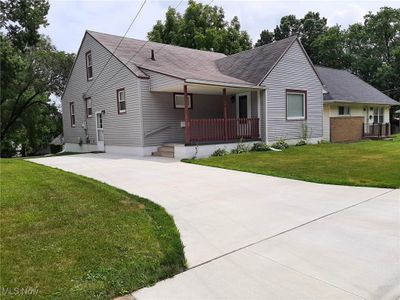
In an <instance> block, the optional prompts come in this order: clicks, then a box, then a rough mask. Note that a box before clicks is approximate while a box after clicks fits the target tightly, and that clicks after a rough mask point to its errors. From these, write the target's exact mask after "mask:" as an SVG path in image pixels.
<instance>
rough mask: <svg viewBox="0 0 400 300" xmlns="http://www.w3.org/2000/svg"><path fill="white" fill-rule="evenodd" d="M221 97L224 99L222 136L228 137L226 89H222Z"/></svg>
mask: <svg viewBox="0 0 400 300" xmlns="http://www.w3.org/2000/svg"><path fill="white" fill-rule="evenodd" d="M222 98H223V100H224V138H225V140H227V139H228V100H227V96H226V89H225V88H224V89H222Z"/></svg>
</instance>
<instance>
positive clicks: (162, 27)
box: [147, 0, 251, 54]
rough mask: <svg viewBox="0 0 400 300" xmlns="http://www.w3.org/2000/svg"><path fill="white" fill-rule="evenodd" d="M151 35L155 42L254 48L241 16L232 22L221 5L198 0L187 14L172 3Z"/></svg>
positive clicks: (210, 47)
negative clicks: (205, 3) (243, 29)
mask: <svg viewBox="0 0 400 300" xmlns="http://www.w3.org/2000/svg"><path fill="white" fill-rule="evenodd" d="M147 37H148V39H149V40H150V41H154V42H160V43H165V44H171V45H177V46H182V47H188V48H194V49H199V50H213V51H217V52H222V53H225V54H233V53H236V52H240V51H243V50H247V49H250V48H251V40H250V37H249V35H248V34H247V32H245V31H242V30H241V29H240V22H239V19H238V18H237V17H234V18H233V19H232V20H231V22H229V23H228V22H226V21H225V15H224V11H223V9H222V8H221V7H217V6H209V5H204V4H202V3H197V2H196V1H194V0H189V3H188V7H187V8H186V10H185V12H184V14H183V15H181V14H179V13H177V12H176V10H175V9H173V8H171V7H169V8H168V10H167V12H166V14H165V21H161V20H158V21H157V23H156V24H155V25H154V26H153V29H152V30H151V31H150V32H149V33H148V35H147Z"/></svg>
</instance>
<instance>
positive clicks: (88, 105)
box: [85, 98, 92, 118]
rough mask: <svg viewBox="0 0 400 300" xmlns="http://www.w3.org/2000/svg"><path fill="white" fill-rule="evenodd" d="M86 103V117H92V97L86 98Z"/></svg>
mask: <svg viewBox="0 0 400 300" xmlns="http://www.w3.org/2000/svg"><path fill="white" fill-rule="evenodd" d="M85 105H86V117H87V118H91V117H92V98H85Z"/></svg>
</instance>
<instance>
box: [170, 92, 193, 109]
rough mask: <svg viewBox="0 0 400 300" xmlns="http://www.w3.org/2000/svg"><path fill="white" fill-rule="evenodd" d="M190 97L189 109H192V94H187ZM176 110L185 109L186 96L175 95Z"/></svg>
mask: <svg viewBox="0 0 400 300" xmlns="http://www.w3.org/2000/svg"><path fill="white" fill-rule="evenodd" d="M187 96H188V108H189V109H192V108H193V105H192V94H187ZM174 108H178V109H182V108H185V98H184V94H181V93H175V94H174Z"/></svg>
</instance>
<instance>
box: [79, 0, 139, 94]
mask: <svg viewBox="0 0 400 300" xmlns="http://www.w3.org/2000/svg"><path fill="white" fill-rule="evenodd" d="M146 2H147V0H144V1H143V3H142V5H141V6H140V8H139V10H138V11H137V13H136V15H135V17H134V18H133V20H132V22H131V23H130V24H129V27H128V29H127V30H126V31H125V33H124V35H123V36H122V37H121V39H120V41H119V43H118V44H117V47H115V49H114V51H113V52H112V54H110V57H109V58H108V60H107V62H106V63H105V64H104V66H103V68H102V69H101V70H100V73H99V74H98V75H97V76H96V78H95V79H94V80H93V82H92V84H91V85H90V86H89V88H88V89H87V90H86V92H85V94H87V93H88V92H89V90H90V89H91V88H92V86H93V85H94V84H95V82H96V80H97V78H99V76H100V75H101V74H102V73H103V71H104V69H105V68H106V66H107V64H108V63H109V62H110V60H111V58H112V57H113V56H114V54H115V52H116V51H117V49H118V47H119V46H121V44H122V41H123V40H124V39H125V37H126V35H127V34H128V32H129V30H130V29H131V27H132V25H133V23H135V21H136V19H137V18H138V16H139V14H140V13H141V11H142V9H143V7H144V5H145V4H146Z"/></svg>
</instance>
